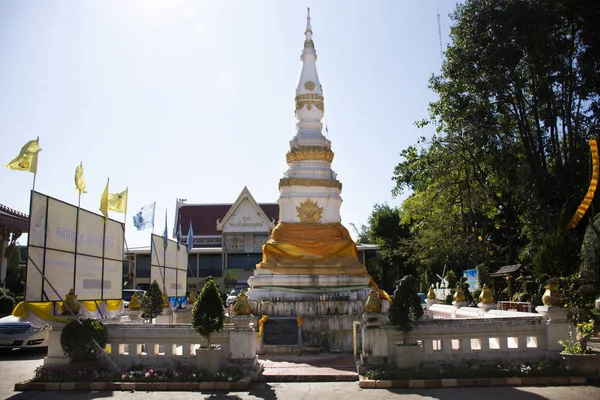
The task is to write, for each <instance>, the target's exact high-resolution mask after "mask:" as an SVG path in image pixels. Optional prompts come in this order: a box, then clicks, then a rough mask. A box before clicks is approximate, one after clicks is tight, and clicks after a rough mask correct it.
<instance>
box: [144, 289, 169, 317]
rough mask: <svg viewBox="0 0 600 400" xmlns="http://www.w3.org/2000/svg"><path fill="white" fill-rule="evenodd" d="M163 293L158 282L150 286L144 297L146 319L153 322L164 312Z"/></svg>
mask: <svg viewBox="0 0 600 400" xmlns="http://www.w3.org/2000/svg"><path fill="white" fill-rule="evenodd" d="M163 305H164V302H163V293H162V290H160V286H158V282H156V280H155V281H154V282H152V283H151V284H150V286H149V287H148V290H147V291H146V294H144V297H142V313H143V315H144V318H147V319H149V320H150V321H152V320H153V319H154V318H156V317H157V316H159V315H161V314H162V312H163Z"/></svg>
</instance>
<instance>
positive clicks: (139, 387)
mask: <svg viewBox="0 0 600 400" xmlns="http://www.w3.org/2000/svg"><path fill="white" fill-rule="evenodd" d="M249 385H250V377H244V378H242V379H240V380H239V381H237V382H90V383H88V382H61V383H56V382H48V383H46V382H29V381H27V382H19V383H15V391H16V392H23V391H26V390H39V391H46V392H48V391H55V390H56V391H58V390H60V391H70V390H87V391H101V390H113V391H122V392H133V391H140V392H141V391H144V392H158V391H171V392H174V391H177V392H196V391H215V390H227V391H239V390H245V389H247V388H248V386H249Z"/></svg>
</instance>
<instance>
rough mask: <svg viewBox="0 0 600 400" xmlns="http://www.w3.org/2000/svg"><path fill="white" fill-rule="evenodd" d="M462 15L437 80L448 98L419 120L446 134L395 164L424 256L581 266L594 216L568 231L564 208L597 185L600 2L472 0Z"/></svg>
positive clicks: (426, 260) (431, 260)
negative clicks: (593, 180)
mask: <svg viewBox="0 0 600 400" xmlns="http://www.w3.org/2000/svg"><path fill="white" fill-rule="evenodd" d="M452 19H453V21H454V25H453V27H452V29H451V44H450V45H449V47H448V49H447V52H446V60H445V62H444V65H443V69H442V73H441V75H439V76H434V77H432V78H431V81H430V87H431V89H433V91H434V92H435V93H436V94H437V95H438V96H439V99H438V100H437V101H435V102H433V103H431V104H430V118H429V119H428V120H425V121H421V122H420V123H419V124H420V125H422V126H425V125H433V126H435V127H436V133H435V134H434V135H433V137H432V138H431V140H429V141H425V140H422V141H420V142H419V143H417V144H415V145H414V146H411V147H409V148H408V149H406V150H404V151H403V152H402V154H401V155H402V157H403V160H402V162H400V163H399V164H398V165H397V166H396V168H395V170H394V180H395V182H396V186H395V188H394V192H393V193H394V194H396V195H397V194H400V193H402V192H403V191H406V190H410V191H412V194H411V196H410V197H409V198H408V199H407V200H406V201H405V202H404V203H403V206H402V208H403V210H404V218H407V219H410V220H411V221H412V224H411V226H412V228H411V235H412V242H413V243H414V248H415V249H418V251H416V252H414V254H416V255H417V258H418V261H419V262H420V264H421V265H422V266H423V268H425V269H429V270H436V271H437V270H439V269H441V268H442V265H443V264H449V266H450V268H452V269H454V270H456V272H460V270H462V269H467V268H472V267H474V266H476V265H481V264H485V265H486V266H488V267H489V269H490V270H494V269H497V268H498V267H499V266H501V265H505V264H513V263H516V262H525V263H529V262H534V264H535V266H536V269H537V272H538V273H539V274H542V273H545V272H551V274H561V275H566V274H569V273H572V272H573V271H575V270H576V269H577V268H578V265H577V260H578V251H579V248H580V245H581V240H582V236H583V235H582V234H583V231H584V229H585V224H584V223H581V224H580V226H579V227H578V229H577V230H575V231H566V229H565V225H566V222H567V221H568V218H565V216H569V215H572V214H573V212H574V211H575V209H576V208H577V205H578V204H579V202H580V201H581V199H582V198H583V196H584V194H585V192H586V191H587V187H588V183H589V176H590V164H589V147H588V144H587V141H588V139H591V138H596V137H597V136H598V133H599V132H600V126H599V116H600V107H599V103H598V101H599V94H600V92H599V91H600V68H599V67H600V65H599V64H600V2H597V1H594V0H495V1H484V0H467V1H466V2H464V3H463V4H460V5H458V6H457V9H456V11H455V12H454V14H453V15H452ZM557 254H560V255H561V257H560V258H559V259H556V258H555V257H554V255H557ZM548 259H552V260H554V261H553V263H552V264H551V265H548V264H547V263H545V261H546V260H548ZM547 267H548V268H550V269H551V270H550V271H545V269H546V268H547Z"/></svg>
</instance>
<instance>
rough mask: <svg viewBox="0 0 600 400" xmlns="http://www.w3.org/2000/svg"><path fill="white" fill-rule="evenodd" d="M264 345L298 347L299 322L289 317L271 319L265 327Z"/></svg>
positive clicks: (266, 322)
mask: <svg viewBox="0 0 600 400" xmlns="http://www.w3.org/2000/svg"><path fill="white" fill-rule="evenodd" d="M263 329H264V330H263V339H262V340H263V345H265V346H294V345H298V320H297V319H296V318H287V317H269V319H267V320H266V321H265V323H264V326H263Z"/></svg>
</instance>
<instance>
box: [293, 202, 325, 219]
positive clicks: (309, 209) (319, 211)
mask: <svg viewBox="0 0 600 400" xmlns="http://www.w3.org/2000/svg"><path fill="white" fill-rule="evenodd" d="M296 211H298V218H300V222H302V223H307V224H317V223H319V220H320V219H321V217H322V216H323V207H319V204H318V203H317V202H316V201H312V200H311V199H306V201H305V202H304V203H300V207H296Z"/></svg>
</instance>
